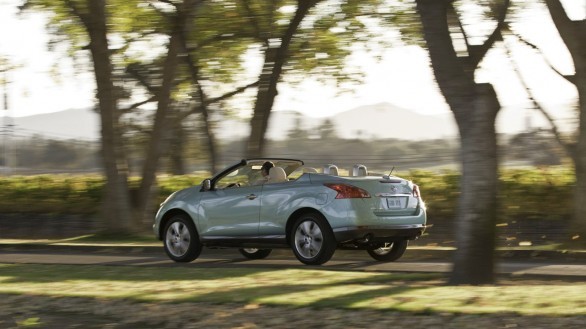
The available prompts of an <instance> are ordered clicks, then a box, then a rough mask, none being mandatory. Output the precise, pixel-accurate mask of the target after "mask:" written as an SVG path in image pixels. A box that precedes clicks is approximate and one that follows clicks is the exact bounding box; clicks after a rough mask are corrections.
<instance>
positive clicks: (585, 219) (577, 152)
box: [545, 0, 586, 245]
mask: <svg viewBox="0 0 586 329" xmlns="http://www.w3.org/2000/svg"><path fill="white" fill-rule="evenodd" d="M545 2H546V4H547V8H548V9H549V13H550V15H551V17H552V19H553V22H554V24H555V26H556V28H557V30H558V32H559V33H560V36H561V38H562V40H563V41H564V44H565V45H566V47H567V48H568V51H569V52H570V55H571V56H572V60H573V62H574V68H575V70H576V73H575V76H574V79H572V82H574V84H575V85H576V89H577V90H578V110H579V119H578V120H579V121H578V122H579V128H578V137H577V140H576V145H575V148H574V154H573V161H574V165H575V172H576V188H575V191H574V215H573V220H572V235H574V236H575V237H578V239H579V240H578V241H581V244H585V245H586V20H581V21H572V20H570V18H569V17H568V16H567V14H566V12H565V10H564V8H563V6H562V4H561V2H560V1H559V0H546V1H545Z"/></svg>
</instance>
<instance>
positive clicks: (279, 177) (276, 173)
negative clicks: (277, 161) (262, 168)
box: [268, 167, 287, 183]
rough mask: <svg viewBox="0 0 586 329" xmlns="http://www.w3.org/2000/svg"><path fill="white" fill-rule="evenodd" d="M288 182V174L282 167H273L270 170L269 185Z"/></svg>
mask: <svg viewBox="0 0 586 329" xmlns="http://www.w3.org/2000/svg"><path fill="white" fill-rule="evenodd" d="M286 181H287V174H286V173H285V170H284V169H283V168H281V167H273V168H271V169H270V170H269V181H268V182H269V183H281V182H286Z"/></svg>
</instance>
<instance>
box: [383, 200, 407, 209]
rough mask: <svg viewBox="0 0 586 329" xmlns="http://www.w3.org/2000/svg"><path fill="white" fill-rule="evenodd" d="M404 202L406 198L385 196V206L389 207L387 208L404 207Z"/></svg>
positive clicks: (405, 202)
mask: <svg viewBox="0 0 586 329" xmlns="http://www.w3.org/2000/svg"><path fill="white" fill-rule="evenodd" d="M406 204H407V198H405V197H394V198H387V206H388V207H389V209H401V208H405V206H406Z"/></svg>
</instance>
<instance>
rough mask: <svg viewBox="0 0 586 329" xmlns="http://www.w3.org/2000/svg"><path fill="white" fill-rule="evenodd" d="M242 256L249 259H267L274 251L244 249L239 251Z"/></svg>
mask: <svg viewBox="0 0 586 329" xmlns="http://www.w3.org/2000/svg"><path fill="white" fill-rule="evenodd" d="M238 251H240V253H241V254H242V256H244V257H246V258H248V259H264V258H267V257H268V256H269V255H270V254H271V251H273V250H272V249H256V248H242V249H238Z"/></svg>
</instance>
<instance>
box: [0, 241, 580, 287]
mask: <svg viewBox="0 0 586 329" xmlns="http://www.w3.org/2000/svg"><path fill="white" fill-rule="evenodd" d="M0 263H9V264H68V265H99V266H152V267H172V266H182V267H194V268H198V267H199V268H206V267H207V268H210V267H215V268H217V267H249V268H255V267H262V268H267V267H268V268H320V269H325V270H337V271H340V270H342V271H376V272H435V273H445V272H449V271H450V270H451V266H452V265H451V263H449V262H437V261H424V262H418V261H409V260H404V261H401V260H399V261H397V262H393V263H381V262H377V261H374V260H372V259H370V257H369V256H368V255H367V254H366V253H361V252H344V251H342V252H336V254H335V255H334V258H333V259H332V260H331V261H329V262H328V263H326V264H324V265H322V266H307V265H303V264H301V263H300V262H299V261H297V259H295V257H294V256H293V255H292V253H291V252H290V251H286V250H277V251H275V252H274V253H273V254H271V255H270V256H269V257H268V258H266V259H263V260H247V259H245V258H244V257H243V256H241V255H240V254H239V253H238V251H237V250H235V249H234V250H204V252H203V253H202V255H201V257H200V258H198V259H197V260H195V261H194V262H192V263H188V264H179V263H174V262H173V261H171V260H169V259H168V258H167V256H166V255H165V254H164V252H163V250H162V248H161V251H160V253H153V252H148V253H144V252H131V251H129V252H127V253H124V252H122V253H120V252H119V253H108V252H91V253H90V252H79V251H75V250H71V251H66V252H65V251H50V250H10V249H9V250H6V249H4V250H2V249H0ZM497 270H498V272H499V273H501V274H512V275H519V276H521V275H536V276H552V277H558V278H560V279H562V278H577V279H586V264H554V263H548V262H528V261H519V262H502V263H500V264H499V265H498V269H497Z"/></svg>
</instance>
